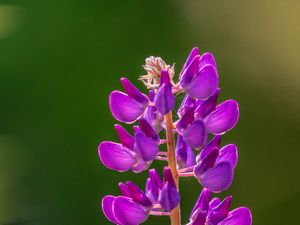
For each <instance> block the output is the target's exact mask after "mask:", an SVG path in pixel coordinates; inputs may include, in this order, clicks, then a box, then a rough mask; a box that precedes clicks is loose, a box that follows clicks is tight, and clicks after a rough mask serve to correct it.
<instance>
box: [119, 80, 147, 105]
mask: <svg viewBox="0 0 300 225" xmlns="http://www.w3.org/2000/svg"><path fill="white" fill-rule="evenodd" d="M121 83H122V85H123V88H124V90H125V92H126V94H127V95H128V96H130V97H131V98H133V99H134V100H136V101H137V102H139V103H140V104H142V105H148V102H149V100H148V97H147V95H145V94H143V93H142V92H140V91H139V89H137V88H136V87H135V86H134V85H133V84H132V83H131V82H130V81H129V80H128V79H127V78H125V77H123V78H121Z"/></svg>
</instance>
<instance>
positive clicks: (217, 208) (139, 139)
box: [98, 48, 252, 225]
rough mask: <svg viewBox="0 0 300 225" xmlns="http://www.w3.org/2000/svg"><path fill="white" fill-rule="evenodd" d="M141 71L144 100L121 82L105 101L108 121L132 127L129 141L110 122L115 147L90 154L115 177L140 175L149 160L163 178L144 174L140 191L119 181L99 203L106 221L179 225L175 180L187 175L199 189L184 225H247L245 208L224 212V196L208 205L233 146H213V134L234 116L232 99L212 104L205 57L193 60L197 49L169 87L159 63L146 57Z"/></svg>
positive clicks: (210, 67)
mask: <svg viewBox="0 0 300 225" xmlns="http://www.w3.org/2000/svg"><path fill="white" fill-rule="evenodd" d="M144 69H145V70H146V72H147V74H146V75H142V76H141V77H140V79H139V80H141V81H142V82H143V83H144V84H145V86H146V87H147V88H148V89H150V90H149V96H147V95H145V94H143V93H142V92H141V91H139V90H138V89H137V88H136V87H135V86H134V85H133V84H132V83H131V82H130V81H129V80H128V79H127V78H122V79H121V83H122V85H123V88H124V91H125V92H124V93H123V92H120V91H113V92H112V93H111V94H110V97H109V106H110V110H111V113H112V115H113V116H114V118H115V119H117V120H118V121H120V122H124V123H127V124H131V123H134V122H137V121H138V125H134V126H133V135H132V134H130V133H129V132H127V130H126V129H125V128H123V127H122V126H121V125H118V124H117V125H115V129H116V132H117V135H118V138H119V141H120V143H116V142H111V141H103V142H101V143H100V144H99V148H98V152H99V156H100V159H101V161H102V163H103V164H104V165H105V166H106V167H108V168H109V169H112V170H115V171H119V172H125V171H128V170H132V171H133V172H136V173H138V172H142V171H144V170H147V169H149V167H150V166H151V164H152V162H153V160H161V161H163V162H167V163H168V166H167V167H164V172H163V174H164V175H163V177H164V178H163V180H162V179H161V178H160V176H159V175H158V172H157V171H156V170H155V169H150V170H149V177H148V179H147V181H146V187H145V191H143V190H141V189H140V188H139V187H138V186H137V185H135V184H134V183H132V182H130V181H127V182H126V183H119V188H120V192H121V194H120V195H119V196H112V195H107V196H105V197H104V198H103V200H102V210H103V212H104V214H105V216H106V218H107V219H108V220H109V221H111V222H112V223H115V224H118V225H138V224H141V223H143V222H144V221H146V219H147V218H148V216H149V215H157V216H170V217H171V223H172V225H174V224H176V225H177V224H181V222H180V205H179V201H180V194H179V189H178V188H179V187H178V183H179V178H180V177H191V176H192V177H195V178H196V179H197V180H198V181H199V183H200V184H201V185H202V186H203V191H202V193H201V195H200V197H199V199H198V201H197V203H196V205H195V207H194V209H193V210H192V213H191V215H190V222H189V223H188V225H251V222H252V218H251V212H250V210H249V209H248V208H245V207H240V208H238V209H235V210H232V211H229V208H230V203H231V199H232V197H231V196H228V197H227V198H225V199H224V200H223V201H222V202H221V201H220V199H219V198H214V199H213V200H211V201H210V197H211V193H212V192H213V193H219V192H221V191H224V190H226V189H228V188H229V187H230V185H231V183H232V181H233V177H234V169H235V167H236V164H237V159H238V154H237V147H236V146H235V145H234V144H229V145H226V146H224V147H222V148H221V147H220V144H221V135H223V134H225V133H226V132H228V131H229V130H231V129H232V128H233V127H234V126H235V124H236V123H237V121H238V118H239V107H238V103H237V102H236V101H235V100H226V101H224V102H222V103H220V104H218V97H219V94H220V88H219V87H218V85H219V77H218V72H217V68H216V62H215V59H214V57H213V55H212V54H211V53H204V54H202V55H200V54H199V51H198V48H193V49H192V51H191V52H190V54H189V56H188V58H187V60H186V62H185V63H184V65H183V67H182V70H181V72H180V73H179V75H178V77H179V80H178V81H176V82H175V81H174V80H173V78H174V77H175V76H174V75H175V68H174V64H173V65H172V66H170V65H167V64H166V63H165V62H164V61H163V60H162V59H161V58H160V57H153V56H151V57H149V58H147V59H146V63H145V65H144ZM181 93H184V94H185V97H184V99H183V101H182V103H181V104H180V107H179V109H178V111H177V115H178V117H179V119H178V121H176V122H175V123H174V122H173V109H174V107H175V103H176V102H175V100H176V98H175V96H176V97H177V96H178V95H179V94H181ZM164 130H165V134H161V133H163V132H162V131H164ZM212 135H213V137H212V138H211V139H210V140H209V137H210V136H212ZM175 137H177V141H176V138H175ZM164 138H166V139H164ZM175 143H176V146H174V145H175ZM162 144H166V145H167V151H161V150H159V147H160V145H162ZM194 150H196V153H197V155H196V154H195V151H194Z"/></svg>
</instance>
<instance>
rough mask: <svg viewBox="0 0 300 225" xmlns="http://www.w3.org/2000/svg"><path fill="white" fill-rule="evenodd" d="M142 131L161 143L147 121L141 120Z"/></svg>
mask: <svg viewBox="0 0 300 225" xmlns="http://www.w3.org/2000/svg"><path fill="white" fill-rule="evenodd" d="M139 124H140V130H141V131H142V132H143V133H144V134H145V135H146V136H147V137H149V138H151V139H152V140H154V141H156V142H157V143H159V136H158V134H157V133H156V132H155V130H154V129H153V127H151V125H150V124H149V123H148V122H147V120H145V119H140V120H139Z"/></svg>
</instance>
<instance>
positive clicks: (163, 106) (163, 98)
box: [154, 71, 175, 115]
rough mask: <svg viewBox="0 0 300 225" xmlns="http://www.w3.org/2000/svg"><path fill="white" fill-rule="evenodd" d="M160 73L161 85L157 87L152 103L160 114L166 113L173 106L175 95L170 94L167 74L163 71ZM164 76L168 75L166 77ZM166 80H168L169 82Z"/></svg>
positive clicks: (170, 89)
mask: <svg viewBox="0 0 300 225" xmlns="http://www.w3.org/2000/svg"><path fill="white" fill-rule="evenodd" d="M161 75H162V77H161V82H162V85H161V86H160V87H159V89H158V91H157V93H156V96H155V99H154V103H155V107H156V108H157V110H158V111H159V112H160V113H161V114H162V115H166V114H167V113H168V112H170V111H171V110H172V109H173V108H174V106H175V97H174V95H173V94H172V88H171V84H170V78H169V74H168V73H167V74H166V73H165V71H162V74H161ZM166 77H168V79H167V78H166ZM167 81H169V83H168V82H167Z"/></svg>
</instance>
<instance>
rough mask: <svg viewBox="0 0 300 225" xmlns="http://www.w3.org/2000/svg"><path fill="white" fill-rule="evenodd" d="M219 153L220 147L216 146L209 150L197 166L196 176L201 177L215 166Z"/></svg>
mask: <svg viewBox="0 0 300 225" xmlns="http://www.w3.org/2000/svg"><path fill="white" fill-rule="evenodd" d="M218 155H219V149H218V148H215V149H213V150H212V151H211V152H209V153H208V154H207V155H206V156H205V158H203V159H202V160H201V161H200V162H199V163H198V164H197V165H196V166H195V167H194V173H195V176H196V177H201V176H202V175H203V174H204V173H205V172H206V171H207V170H208V169H210V168H213V167H214V166H215V162H216V159H217V157H218Z"/></svg>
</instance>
